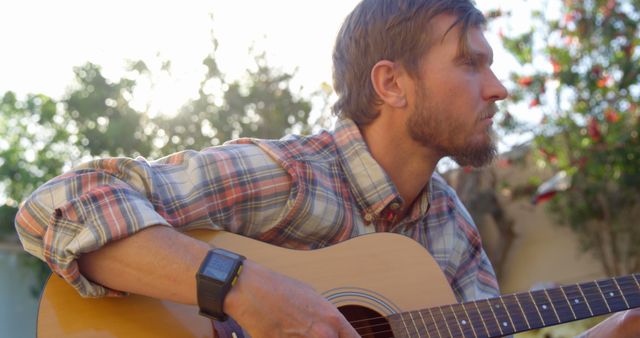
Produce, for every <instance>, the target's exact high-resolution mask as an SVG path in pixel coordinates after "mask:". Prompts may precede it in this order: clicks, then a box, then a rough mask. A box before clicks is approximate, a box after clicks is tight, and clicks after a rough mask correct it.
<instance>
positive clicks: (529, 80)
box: [518, 76, 533, 87]
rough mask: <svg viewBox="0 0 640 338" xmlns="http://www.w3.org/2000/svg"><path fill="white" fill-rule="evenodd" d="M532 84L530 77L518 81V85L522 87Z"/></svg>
mask: <svg viewBox="0 0 640 338" xmlns="http://www.w3.org/2000/svg"><path fill="white" fill-rule="evenodd" d="M532 83H533V77H531V76H525V77H521V78H520V79H519V80H518V84H519V85H521V86H524V87H529V86H530V85H531V84H532Z"/></svg>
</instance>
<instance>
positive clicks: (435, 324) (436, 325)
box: [429, 309, 442, 338]
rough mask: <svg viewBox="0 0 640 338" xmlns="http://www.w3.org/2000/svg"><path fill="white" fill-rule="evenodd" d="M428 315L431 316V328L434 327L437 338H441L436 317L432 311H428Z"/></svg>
mask: <svg viewBox="0 0 640 338" xmlns="http://www.w3.org/2000/svg"><path fill="white" fill-rule="evenodd" d="M429 314H430V315H431V319H432V320H433V326H435V327H436V332H438V337H440V338H442V334H441V333H440V328H439V327H438V321H437V320H436V317H435V316H434V315H433V310H432V309H429Z"/></svg>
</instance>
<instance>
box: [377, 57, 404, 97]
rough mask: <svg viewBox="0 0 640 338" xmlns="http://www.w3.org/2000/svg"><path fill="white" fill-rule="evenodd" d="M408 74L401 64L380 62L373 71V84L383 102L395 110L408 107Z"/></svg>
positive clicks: (386, 61)
mask: <svg viewBox="0 0 640 338" xmlns="http://www.w3.org/2000/svg"><path fill="white" fill-rule="evenodd" d="M406 77H407V73H406V71H405V70H404V67H402V66H401V65H400V64H398V63H395V62H392V61H389V60H381V61H378V62H377V63H376V64H375V65H374V66H373V68H372V69H371V83H372V84H373V89H374V90H375V91H376V94H378V97H379V98H380V100H381V101H383V102H384V103H386V104H387V105H389V106H391V107H394V108H403V107H405V106H406V105H407V95H406V94H407V93H406V91H407V88H406V83H405V81H406V80H407V79H406Z"/></svg>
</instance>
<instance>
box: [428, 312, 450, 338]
mask: <svg viewBox="0 0 640 338" xmlns="http://www.w3.org/2000/svg"><path fill="white" fill-rule="evenodd" d="M431 315H432V316H433V317H434V320H433V322H434V323H435V324H436V328H438V335H439V336H440V337H451V332H450V331H449V328H448V327H447V324H446V322H445V320H444V316H443V315H442V314H441V313H440V311H438V308H433V309H431ZM443 326H444V327H443ZM447 332H449V334H447Z"/></svg>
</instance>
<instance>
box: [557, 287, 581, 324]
mask: <svg viewBox="0 0 640 338" xmlns="http://www.w3.org/2000/svg"><path fill="white" fill-rule="evenodd" d="M560 291H562V296H564V299H565V300H566V301H567V304H569V310H571V314H572V315H573V319H578V317H576V313H575V311H573V307H571V302H570V301H569V297H567V293H566V292H564V289H563V288H560Z"/></svg>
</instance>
